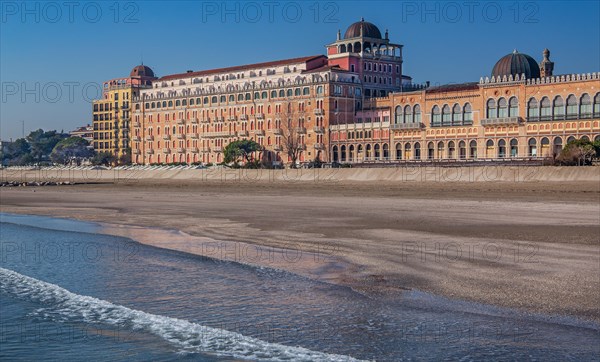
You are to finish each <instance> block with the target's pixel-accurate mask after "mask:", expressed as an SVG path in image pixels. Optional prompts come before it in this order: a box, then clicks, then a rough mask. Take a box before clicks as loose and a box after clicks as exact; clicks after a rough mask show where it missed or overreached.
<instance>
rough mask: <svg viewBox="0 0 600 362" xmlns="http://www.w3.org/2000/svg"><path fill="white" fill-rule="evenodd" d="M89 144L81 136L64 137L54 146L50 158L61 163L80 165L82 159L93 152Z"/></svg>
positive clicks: (89, 156)
mask: <svg viewBox="0 0 600 362" xmlns="http://www.w3.org/2000/svg"><path fill="white" fill-rule="evenodd" d="M89 146H90V143H89V142H88V141H86V140H85V139H83V138H81V137H69V138H65V139H63V140H61V141H59V142H58V143H57V144H56V146H54V149H53V150H52V153H51V154H50V159H51V160H52V162H54V163H61V164H63V165H68V164H72V163H75V164H76V165H80V164H81V162H82V161H83V160H85V159H89V158H91V157H93V156H94V154H95V152H94V150H93V149H91V148H90V147H89Z"/></svg>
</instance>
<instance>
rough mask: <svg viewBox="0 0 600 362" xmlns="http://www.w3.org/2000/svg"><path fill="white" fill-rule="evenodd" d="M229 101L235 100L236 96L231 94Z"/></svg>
mask: <svg viewBox="0 0 600 362" xmlns="http://www.w3.org/2000/svg"><path fill="white" fill-rule="evenodd" d="M229 101H230V102H235V96H234V95H233V94H231V95H229Z"/></svg>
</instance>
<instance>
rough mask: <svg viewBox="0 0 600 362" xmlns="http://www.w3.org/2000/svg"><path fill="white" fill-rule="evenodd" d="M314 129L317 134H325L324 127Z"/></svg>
mask: <svg viewBox="0 0 600 362" xmlns="http://www.w3.org/2000/svg"><path fill="white" fill-rule="evenodd" d="M313 129H314V131H315V133H325V128H324V127H319V126H315V127H314V128H313Z"/></svg>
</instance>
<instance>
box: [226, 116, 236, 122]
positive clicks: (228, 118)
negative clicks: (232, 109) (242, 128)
mask: <svg viewBox="0 0 600 362" xmlns="http://www.w3.org/2000/svg"><path fill="white" fill-rule="evenodd" d="M227 120H228V121H237V117H236V116H229V117H227Z"/></svg>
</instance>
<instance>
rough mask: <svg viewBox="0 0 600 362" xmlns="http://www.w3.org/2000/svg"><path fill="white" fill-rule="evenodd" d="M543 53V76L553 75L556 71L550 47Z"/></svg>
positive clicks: (541, 65)
mask: <svg viewBox="0 0 600 362" xmlns="http://www.w3.org/2000/svg"><path fill="white" fill-rule="evenodd" d="M542 55H543V56H544V58H543V59H542V61H541V63H540V73H541V76H542V78H543V77H551V76H552V73H553V72H554V62H551V61H550V50H548V48H546V49H544V51H543V52H542Z"/></svg>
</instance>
